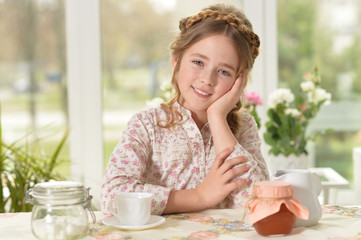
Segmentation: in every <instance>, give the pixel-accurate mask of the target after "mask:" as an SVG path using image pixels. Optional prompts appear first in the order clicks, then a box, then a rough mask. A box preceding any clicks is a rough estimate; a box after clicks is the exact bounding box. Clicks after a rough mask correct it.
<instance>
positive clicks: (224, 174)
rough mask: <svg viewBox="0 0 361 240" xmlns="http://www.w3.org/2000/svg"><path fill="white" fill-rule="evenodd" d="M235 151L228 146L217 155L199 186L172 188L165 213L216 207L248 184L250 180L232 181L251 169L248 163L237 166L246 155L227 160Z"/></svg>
mask: <svg viewBox="0 0 361 240" xmlns="http://www.w3.org/2000/svg"><path fill="white" fill-rule="evenodd" d="M232 152H233V148H228V149H225V150H224V151H222V152H221V153H220V154H218V155H217V157H216V159H215V161H214V164H213V166H212V168H211V170H210V171H209V172H208V174H207V176H206V177H205V179H204V180H203V182H202V183H201V184H200V186H199V187H197V188H195V189H189V190H172V191H171V192H170V194H169V198H168V202H167V206H166V208H165V210H164V212H163V213H175V212H193V211H200V210H204V209H208V208H212V207H215V206H216V205H217V204H219V203H220V202H221V201H222V200H223V199H224V198H226V196H227V195H228V194H229V193H230V192H232V191H234V190H236V189H239V188H242V187H243V186H246V185H247V184H248V180H247V179H244V180H240V181H232V179H234V178H235V177H237V176H239V175H240V174H243V173H244V172H246V171H247V170H248V169H249V166H248V165H242V166H241V167H236V168H235V166H236V165H239V164H242V163H244V162H246V161H247V158H245V157H235V158H232V159H230V160H227V161H225V160H226V159H227V157H228V156H229V155H230V154H231V153H232Z"/></svg>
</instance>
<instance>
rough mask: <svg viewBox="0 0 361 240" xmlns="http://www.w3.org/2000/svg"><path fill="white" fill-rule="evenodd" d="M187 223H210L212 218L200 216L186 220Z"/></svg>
mask: <svg viewBox="0 0 361 240" xmlns="http://www.w3.org/2000/svg"><path fill="white" fill-rule="evenodd" d="M186 220H187V221H192V222H209V221H212V220H213V218H212V217H209V216H200V217H190V218H187V219H186Z"/></svg>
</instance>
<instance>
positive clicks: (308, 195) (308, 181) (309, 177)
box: [272, 169, 322, 227]
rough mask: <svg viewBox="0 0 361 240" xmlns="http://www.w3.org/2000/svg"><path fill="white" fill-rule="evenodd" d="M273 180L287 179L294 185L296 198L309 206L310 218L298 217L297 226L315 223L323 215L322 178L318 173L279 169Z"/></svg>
mask: <svg viewBox="0 0 361 240" xmlns="http://www.w3.org/2000/svg"><path fill="white" fill-rule="evenodd" d="M272 180H281V181H286V182H289V183H291V184H292V186H293V196H294V198H296V199H298V200H300V202H301V204H302V205H304V206H305V207H307V208H308V211H309V219H308V220H303V219H299V218H297V219H296V223H295V227H307V226H312V225H315V224H316V223H317V222H318V220H319V219H320V218H321V216H322V208H321V204H320V202H319V200H318V195H319V194H320V192H321V180H320V177H319V176H318V175H317V174H316V173H312V172H310V171H309V170H305V169H285V170H278V171H277V172H276V173H275V174H274V176H273V177H272Z"/></svg>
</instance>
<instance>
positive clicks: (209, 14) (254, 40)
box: [179, 9, 260, 59]
mask: <svg viewBox="0 0 361 240" xmlns="http://www.w3.org/2000/svg"><path fill="white" fill-rule="evenodd" d="M207 18H213V19H214V20H216V21H224V22H226V23H228V24H229V25H231V26H232V27H234V28H236V29H237V30H238V31H239V32H241V33H242V34H243V36H244V37H245V38H246V40H247V42H248V43H249V44H250V46H251V51H252V56H253V58H254V59H255V58H256V57H257V56H258V54H259V46H260V40H259V37H258V35H257V34H255V33H254V32H253V31H252V30H251V29H249V28H248V27H247V26H246V24H245V23H244V21H243V20H242V19H239V18H238V17H237V16H236V15H234V14H233V13H229V14H227V13H221V12H218V11H214V10H209V9H208V10H204V11H202V12H200V13H198V14H196V15H194V16H191V17H187V18H183V19H182V20H181V21H180V24H179V28H180V30H181V31H182V32H185V31H187V29H188V28H190V27H192V26H193V25H195V24H197V23H199V22H200V21H202V20H205V19H207Z"/></svg>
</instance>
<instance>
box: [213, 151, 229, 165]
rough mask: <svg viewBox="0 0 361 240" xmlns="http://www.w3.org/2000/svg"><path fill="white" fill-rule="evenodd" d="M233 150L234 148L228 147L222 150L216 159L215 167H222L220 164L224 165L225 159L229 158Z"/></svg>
mask: <svg viewBox="0 0 361 240" xmlns="http://www.w3.org/2000/svg"><path fill="white" fill-rule="evenodd" d="M232 152H233V148H226V149H225V150H223V151H222V152H220V153H219V154H218V155H217V156H216V159H215V160H214V163H213V167H212V168H215V169H218V168H220V166H222V165H223V163H224V161H225V160H226V159H227V157H228V156H229V155H230V154H231V153H232Z"/></svg>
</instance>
